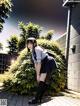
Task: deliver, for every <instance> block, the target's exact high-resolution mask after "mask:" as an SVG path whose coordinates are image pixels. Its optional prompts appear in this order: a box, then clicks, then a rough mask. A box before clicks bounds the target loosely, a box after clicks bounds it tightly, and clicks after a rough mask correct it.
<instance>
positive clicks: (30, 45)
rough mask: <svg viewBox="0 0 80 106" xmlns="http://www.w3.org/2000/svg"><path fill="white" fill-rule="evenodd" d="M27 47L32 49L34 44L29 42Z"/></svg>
mask: <svg viewBox="0 0 80 106" xmlns="http://www.w3.org/2000/svg"><path fill="white" fill-rule="evenodd" d="M27 47H28V48H29V49H30V50H32V49H33V44H32V43H30V42H29V43H28V44H27Z"/></svg>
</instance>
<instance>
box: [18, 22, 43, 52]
mask: <svg viewBox="0 0 80 106" xmlns="http://www.w3.org/2000/svg"><path fill="white" fill-rule="evenodd" d="M19 28H20V30H21V34H20V40H19V43H18V45H19V51H20V50H22V49H24V48H25V45H26V40H27V38H28V37H35V38H39V34H40V31H41V30H40V26H39V25H36V24H33V23H31V22H29V23H28V24H27V25H26V24H24V23H23V22H19Z"/></svg>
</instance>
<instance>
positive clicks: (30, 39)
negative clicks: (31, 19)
mask: <svg viewBox="0 0 80 106" xmlns="http://www.w3.org/2000/svg"><path fill="white" fill-rule="evenodd" d="M29 43H31V44H33V56H34V59H35V60H37V59H36V52H35V47H36V46H37V41H36V39H35V38H33V37H30V38H28V39H27V45H28V44H29ZM27 48H28V47H27ZM28 51H30V50H29V48H28Z"/></svg>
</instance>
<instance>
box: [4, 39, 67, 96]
mask: <svg viewBox="0 0 80 106" xmlns="http://www.w3.org/2000/svg"><path fill="white" fill-rule="evenodd" d="M37 42H38V44H39V45H40V46H42V47H44V48H45V49H47V50H49V51H50V52H52V54H53V56H54V58H55V60H56V62H57V66H58V68H57V70H55V71H53V73H52V76H51V77H52V79H51V83H50V86H49V90H48V93H49V94H52V92H53V93H58V92H60V91H61V90H63V89H64V88H65V86H66V60H65V57H64V55H63V54H62V51H61V50H60V49H59V47H58V44H57V43H56V42H54V41H49V40H45V39H38V40H37ZM9 72H12V73H13V74H14V77H13V79H10V80H9V79H8V80H7V81H4V89H6V90H9V91H11V92H15V93H18V94H26V95H32V94H34V93H35V90H36V86H37V82H36V73H35V69H34V67H33V64H32V63H31V53H30V52H28V51H27V48H25V49H24V50H22V51H21V52H20V54H19V56H18V58H17V60H16V61H15V63H14V64H12V65H11V66H10V68H9Z"/></svg>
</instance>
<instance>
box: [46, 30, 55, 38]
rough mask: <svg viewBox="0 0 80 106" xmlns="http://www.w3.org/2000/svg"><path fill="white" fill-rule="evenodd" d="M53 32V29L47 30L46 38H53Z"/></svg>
mask: <svg viewBox="0 0 80 106" xmlns="http://www.w3.org/2000/svg"><path fill="white" fill-rule="evenodd" d="M53 33H54V31H53V30H49V31H48V32H47V34H46V36H45V39H47V40H51V39H52V35H53Z"/></svg>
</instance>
